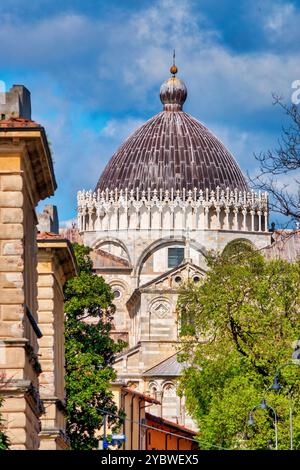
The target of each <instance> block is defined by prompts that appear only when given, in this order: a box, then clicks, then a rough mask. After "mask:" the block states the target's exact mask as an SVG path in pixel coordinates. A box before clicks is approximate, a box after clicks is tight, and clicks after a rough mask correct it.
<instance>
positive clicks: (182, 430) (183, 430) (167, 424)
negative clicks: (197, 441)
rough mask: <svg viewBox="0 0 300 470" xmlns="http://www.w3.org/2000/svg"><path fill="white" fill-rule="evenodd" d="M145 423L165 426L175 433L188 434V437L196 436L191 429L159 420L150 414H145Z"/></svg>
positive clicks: (162, 419) (163, 419) (165, 420)
mask: <svg viewBox="0 0 300 470" xmlns="http://www.w3.org/2000/svg"><path fill="white" fill-rule="evenodd" d="M147 421H153V422H155V423H156V424H160V425H161V426H165V427H170V428H172V429H175V430H177V431H181V432H183V433H185V434H189V435H190V436H195V435H196V434H197V432H196V431H193V430H192V429H188V428H186V427H185V426H182V425H181V424H177V423H173V422H172V421H169V420H167V419H165V418H160V417H159V416H154V415H152V414H150V413H146V423H147Z"/></svg>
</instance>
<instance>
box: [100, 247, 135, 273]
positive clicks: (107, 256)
mask: <svg viewBox="0 0 300 470" xmlns="http://www.w3.org/2000/svg"><path fill="white" fill-rule="evenodd" d="M91 257H92V259H93V262H94V268H95V269H100V268H129V267H130V265H129V262H128V260H126V259H124V258H121V257H120V256H116V255H113V254H112V253H108V252H107V251H105V250H101V248H97V249H96V250H94V251H93V252H92V253H91Z"/></svg>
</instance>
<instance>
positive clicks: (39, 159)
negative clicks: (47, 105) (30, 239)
mask: <svg viewBox="0 0 300 470" xmlns="http://www.w3.org/2000/svg"><path fill="white" fill-rule="evenodd" d="M0 137H1V139H15V138H22V139H24V140H25V142H26V146H27V153H28V157H29V159H30V162H31V166H32V170H33V176H34V179H35V182H36V189H37V193H38V198H37V199H36V200H35V201H34V202H35V204H37V203H38V202H39V201H40V200H42V199H45V198H46V197H49V196H53V194H54V192H55V190H56V188H57V183H56V179H55V174H54V168H53V161H52V156H51V151H50V148H49V142H48V139H47V135H46V132H45V129H44V127H43V126H41V125H40V124H38V123H37V122H35V121H32V120H30V119H25V118H13V117H11V118H9V119H2V120H1V119H0Z"/></svg>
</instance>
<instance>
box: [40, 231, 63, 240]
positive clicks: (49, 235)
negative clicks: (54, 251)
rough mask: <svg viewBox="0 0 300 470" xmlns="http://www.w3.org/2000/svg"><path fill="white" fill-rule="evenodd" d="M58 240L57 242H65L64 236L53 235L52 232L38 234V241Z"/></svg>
mask: <svg viewBox="0 0 300 470" xmlns="http://www.w3.org/2000/svg"><path fill="white" fill-rule="evenodd" d="M53 238H54V239H57V240H63V238H62V236H61V235H59V234H58V233H52V232H39V233H38V234H37V239H38V240H48V239H53Z"/></svg>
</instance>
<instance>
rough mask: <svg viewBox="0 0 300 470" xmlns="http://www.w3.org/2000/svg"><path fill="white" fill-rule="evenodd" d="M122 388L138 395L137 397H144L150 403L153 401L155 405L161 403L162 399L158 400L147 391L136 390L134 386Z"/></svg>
mask: <svg viewBox="0 0 300 470" xmlns="http://www.w3.org/2000/svg"><path fill="white" fill-rule="evenodd" d="M122 390H123V391H124V392H127V393H131V394H132V395H136V396H137V397H140V398H143V400H145V401H147V402H148V403H153V404H154V405H160V404H161V403H160V401H158V400H156V399H155V398H152V397H150V396H149V395H146V394H145V393H142V392H139V391H138V390H134V389H133V388H128V387H123V388H122Z"/></svg>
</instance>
